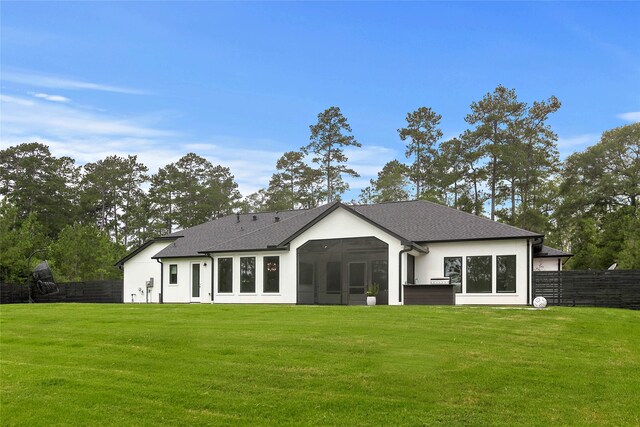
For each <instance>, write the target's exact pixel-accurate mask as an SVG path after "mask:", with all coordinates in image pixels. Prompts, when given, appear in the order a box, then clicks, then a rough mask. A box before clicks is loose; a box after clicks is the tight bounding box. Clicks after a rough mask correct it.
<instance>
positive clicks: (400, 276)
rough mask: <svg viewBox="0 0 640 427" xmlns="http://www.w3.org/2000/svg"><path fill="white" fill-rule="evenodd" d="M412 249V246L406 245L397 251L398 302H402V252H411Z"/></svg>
mask: <svg viewBox="0 0 640 427" xmlns="http://www.w3.org/2000/svg"><path fill="white" fill-rule="evenodd" d="M412 250H413V248H412V247H408V248H404V249H402V250H400V252H398V302H402V254H404V253H407V252H411V251H412Z"/></svg>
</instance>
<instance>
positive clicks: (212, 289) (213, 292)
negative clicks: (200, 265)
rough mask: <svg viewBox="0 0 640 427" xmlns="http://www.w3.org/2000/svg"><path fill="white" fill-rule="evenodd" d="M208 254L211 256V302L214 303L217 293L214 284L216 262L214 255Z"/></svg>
mask: <svg viewBox="0 0 640 427" xmlns="http://www.w3.org/2000/svg"><path fill="white" fill-rule="evenodd" d="M207 256H208V257H209V258H211V303H212V304H213V295H214V294H215V291H214V289H215V288H214V286H213V266H214V262H213V257H212V256H211V254H210V253H208V254H207Z"/></svg>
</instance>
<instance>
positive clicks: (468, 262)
mask: <svg viewBox="0 0 640 427" xmlns="http://www.w3.org/2000/svg"><path fill="white" fill-rule="evenodd" d="M470 258H488V259H489V288H488V290H480V291H478V290H473V291H470V290H469V283H475V281H470V280H469V264H472V262H470ZM464 270H465V274H464V276H465V283H466V286H465V293H467V294H492V293H494V291H493V255H467V256H466V259H465V268H464Z"/></svg>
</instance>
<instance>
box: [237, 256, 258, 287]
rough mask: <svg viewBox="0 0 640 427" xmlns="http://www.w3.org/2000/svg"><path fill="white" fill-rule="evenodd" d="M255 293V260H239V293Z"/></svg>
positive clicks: (245, 258) (251, 258) (252, 258)
mask: <svg viewBox="0 0 640 427" xmlns="http://www.w3.org/2000/svg"><path fill="white" fill-rule="evenodd" d="M255 291H256V258H255V257H241V258H240V292H241V293H254V292H255Z"/></svg>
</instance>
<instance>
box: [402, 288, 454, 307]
mask: <svg viewBox="0 0 640 427" xmlns="http://www.w3.org/2000/svg"><path fill="white" fill-rule="evenodd" d="M455 303H456V290H455V285H405V286H404V304H405V305H455Z"/></svg>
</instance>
